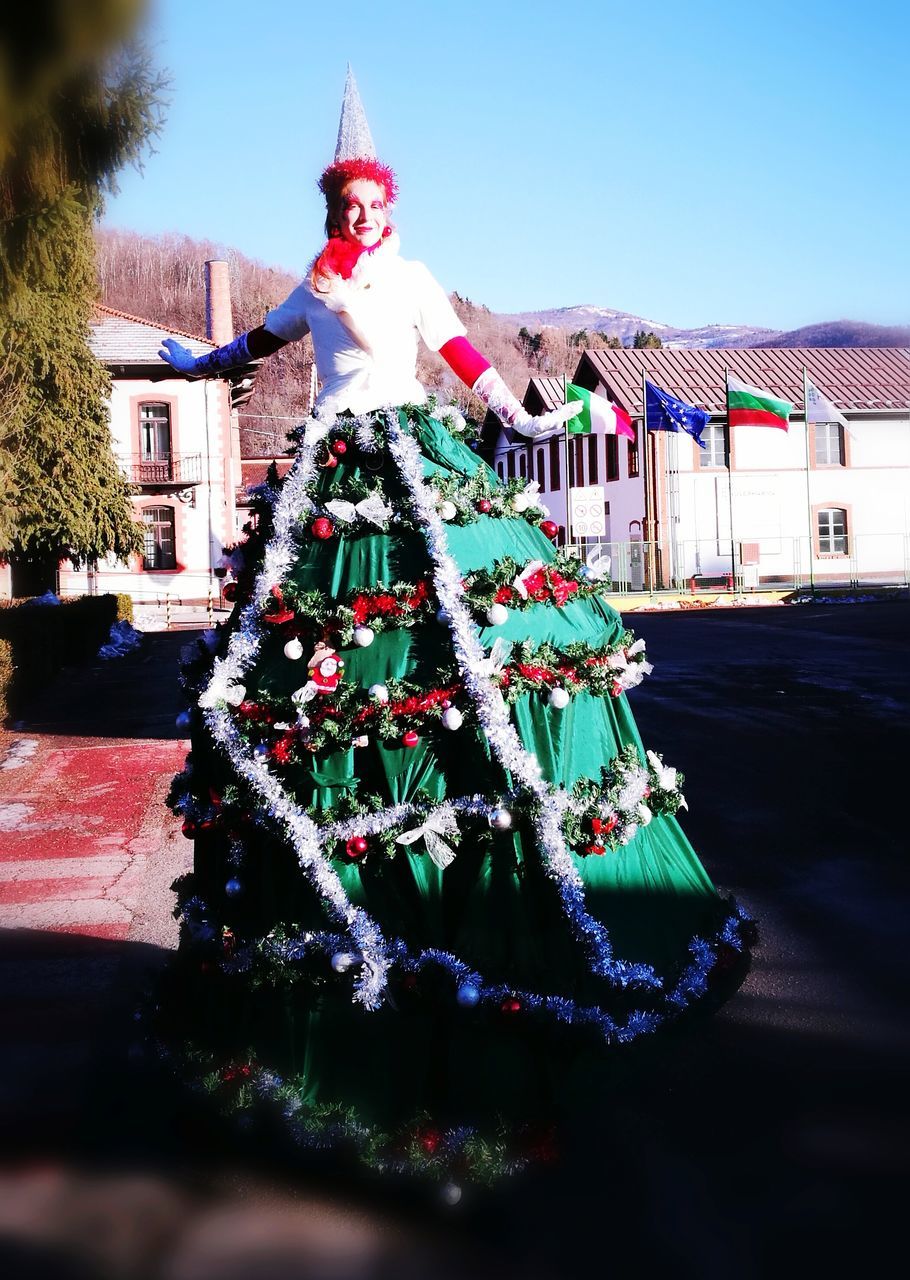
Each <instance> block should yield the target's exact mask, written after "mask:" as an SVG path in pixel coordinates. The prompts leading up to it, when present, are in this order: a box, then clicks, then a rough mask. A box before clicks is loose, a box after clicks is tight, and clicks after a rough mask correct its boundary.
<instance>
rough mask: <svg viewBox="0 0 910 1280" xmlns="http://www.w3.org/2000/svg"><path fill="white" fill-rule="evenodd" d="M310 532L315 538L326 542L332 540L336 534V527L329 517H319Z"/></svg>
mask: <svg viewBox="0 0 910 1280" xmlns="http://www.w3.org/2000/svg"><path fill="white" fill-rule="evenodd" d="M310 530H311V532H312V534H313V536H314V537H316V538H322V540H323V541H325V539H326V538H331V536H332V534H333V533H334V532H335V526H334V525H333V524H332V522H331V520H329V519H328V517H327V516H318V517H317V518H316V519H315V520H314V521H313V523H312V524H311V525H310Z"/></svg>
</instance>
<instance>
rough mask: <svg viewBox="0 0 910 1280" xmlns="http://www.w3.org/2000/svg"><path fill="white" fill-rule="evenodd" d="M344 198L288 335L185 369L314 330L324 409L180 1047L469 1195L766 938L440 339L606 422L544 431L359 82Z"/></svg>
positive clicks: (605, 613)
mask: <svg viewBox="0 0 910 1280" xmlns="http://www.w3.org/2000/svg"><path fill="white" fill-rule="evenodd" d="M320 187H321V189H322V191H323V193H324V194H325V196H326V201H327V207H328V216H327V231H328V236H329V239H328V243H327V244H326V246H325V248H324V249H323V251H322V252H321V253H320V255H319V256H318V257H317V258H316V260H315V262H314V263H313V265H312V267H311V269H310V271H309V274H308V275H307V278H306V280H305V281H304V282H303V283H302V284H301V285H300V286H299V287H298V288H297V289H296V290H295V291H294V292H293V293H292V294H291V296H290V297H289V298H288V299H287V301H286V302H284V303H283V304H282V305H281V306H279V307H278V308H276V309H275V310H273V311H271V312H270V313H269V314H268V316H267V317H266V320H265V324H264V326H263V327H261V328H259V329H255V330H253V331H252V332H251V333H248V334H245V335H243V336H242V337H240V338H237V339H235V340H234V341H233V342H232V343H231V344H230V345H229V346H227V347H225V348H221V349H219V350H217V351H214V352H212V353H211V354H210V355H206V356H204V357H202V358H200V359H194V358H193V357H192V356H191V355H190V354H189V353H188V352H186V351H185V350H184V349H183V348H182V347H180V346H179V344H178V343H176V342H175V341H173V340H171V339H169V340H168V341H167V342H166V343H165V348H164V349H163V350H162V355H163V357H164V358H165V359H166V360H167V361H168V362H169V363H170V364H172V365H173V366H175V367H176V368H178V369H180V370H182V371H183V372H186V373H188V374H191V375H196V376H206V375H210V374H213V373H217V372H220V371H221V370H223V369H225V368H230V367H232V366H235V365H241V364H244V363H246V362H248V361H249V360H250V359H255V358H259V357H262V356H265V355H268V354H270V353H271V352H273V351H276V350H278V349H279V347H281V346H283V345H284V344H285V343H287V342H289V341H294V340H296V339H299V338H301V337H303V335H304V334H306V333H308V332H309V333H311V334H312V337H313V345H314V349H315V356H316V363H317V368H318V370H319V374H320V379H321V381H322V386H323V390H322V394H321V395H320V397H319V399H318V401H317V404H316V408H315V410H314V414H313V416H312V417H311V418H310V419H308V420H307V421H306V422H305V423H304V424H303V426H302V427H301V428H300V429H299V431H298V432H297V433H296V434H297V437H298V451H297V457H296V461H295V463H294V466H293V468H292V470H291V472H290V474H289V475H288V476H287V477H286V479H285V481H284V483H283V484H282V485H281V486H280V487H279V486H278V484H277V481H275V482H274V483H272V484H270V485H268V486H266V487H265V489H264V490H263V491H262V492H261V494H260V497H259V522H258V527H257V528H256V530H255V531H254V533H253V534H252V535H251V537H250V539H249V541H248V543H247V544H245V546H244V547H242V548H241V549H239V550H237V551H235V552H234V553H233V554H232V555H231V556H230V558H229V559H230V564H231V567H232V568H233V570H234V572H235V574H236V579H237V581H236V583H235V584H234V585H233V588H232V589H233V592H234V595H235V599H236V607H235V611H234V615H233V617H232V620H231V622H230V624H229V625H228V626H226V627H224V628H221V629H219V630H218V631H217V632H209V633H206V636H205V637H204V640H203V641H201V642H200V644H199V647H198V652H197V653H196V654H195V657H194V659H193V660H192V661H191V662H190V663H189V664H188V666H187V671H186V677H187V688H188V689H189V690H190V691H191V692H192V694H193V699H192V706H191V708H190V710H189V711H188V712H187V713H186V714H185V717H184V718H183V719H184V723H185V724H186V725H187V726H188V727H190V728H191V730H192V742H193V749H192V754H191V756H190V758H189V760H188V765H187V769H186V771H185V772H184V773H183V774H181V775H180V776H179V777H178V778H177V779H176V780H175V786H174V791H173V800H174V805H175V807H176V808H177V810H178V811H179V812H180V813H181V814H182V815H183V818H184V831H185V832H186V834H187V835H189V836H191V837H193V838H195V841H196V846H195V863H194V871H193V873H192V875H191V876H188V877H186V878H185V879H184V881H182V882H181V883H180V885H179V891H180V892H179V905H178V913H179V914H180V916H181V919H182V923H183V929H182V938H181V948H180V953H179V962H178V966H177V972H178V975H179V978H178V981H177V982H176V983H175V987H174V993H173V998H172V999H170V1000H165V1001H164V1002H163V1003H164V1006H165V1008H166V1009H167V1010H168V1014H167V1017H168V1020H169V1023H168V1026H167V1027H166V1029H165V1030H164V1031H163V1033H162V1036H163V1039H164V1040H166V1041H167V1042H169V1043H170V1044H171V1045H172V1046H173V1044H174V1043H175V1042H177V1041H178V1040H179V1041H181V1042H185V1047H184V1051H183V1054H184V1058H185V1059H186V1060H188V1062H187V1066H188V1069H191V1070H193V1071H195V1072H196V1073H197V1075H198V1076H199V1077H200V1078H201V1079H202V1080H203V1082H204V1084H205V1086H206V1087H207V1088H208V1089H210V1090H211V1092H212V1093H213V1094H214V1095H215V1097H216V1099H217V1100H218V1102H219V1104H221V1105H223V1106H224V1107H225V1108H226V1109H228V1110H230V1111H234V1112H240V1113H254V1114H256V1115H261V1116H262V1117H263V1118H264V1117H266V1116H268V1115H271V1116H273V1117H280V1119H281V1120H282V1123H283V1124H284V1125H285V1126H286V1127H287V1128H288V1130H289V1131H290V1134H291V1136H292V1137H293V1138H294V1139H295V1140H296V1141H298V1142H300V1143H301V1144H303V1145H306V1146H311V1147H312V1146H315V1147H326V1146H330V1145H336V1144H340V1145H341V1146H343V1147H352V1148H354V1149H355V1150H356V1151H357V1152H358V1154H359V1155H360V1157H361V1158H362V1159H363V1160H364V1161H365V1162H366V1163H367V1164H368V1165H370V1166H371V1167H373V1168H375V1169H379V1170H381V1171H398V1172H407V1171H414V1170H416V1171H421V1170H423V1171H426V1172H429V1173H432V1174H433V1175H436V1176H439V1177H440V1179H441V1180H443V1181H444V1182H445V1181H446V1179H449V1180H450V1181H448V1182H446V1186H447V1188H448V1190H447V1194H448V1195H449V1196H450V1197H451V1198H455V1197H456V1196H457V1195H458V1190H457V1182H460V1181H463V1180H467V1179H471V1178H478V1179H482V1178H492V1177H495V1176H496V1175H498V1174H499V1173H501V1172H503V1171H504V1170H509V1169H515V1168H520V1167H521V1166H522V1165H523V1164H525V1163H526V1162H527V1161H528V1160H529V1159H533V1158H534V1156H535V1154H537V1155H539V1154H541V1146H540V1138H539V1134H540V1128H539V1125H540V1123H541V1122H542V1121H547V1122H549V1121H550V1120H552V1119H553V1118H554V1117H557V1118H558V1116H559V1114H560V1112H561V1109H562V1108H563V1102H564V1100H568V1099H571V1098H572V1097H573V1094H577V1093H578V1092H579V1091H580V1090H581V1089H582V1088H584V1087H585V1082H586V1081H587V1080H588V1079H589V1072H590V1070H591V1063H592V1061H594V1060H595V1059H596V1058H597V1057H598V1056H600V1057H601V1058H602V1057H603V1056H604V1055H605V1053H606V1052H607V1050H608V1047H609V1046H616V1045H622V1044H625V1043H627V1042H630V1041H633V1040H635V1039H637V1038H638V1037H641V1036H647V1035H649V1034H651V1033H654V1032H656V1031H657V1030H658V1029H659V1028H661V1027H662V1026H664V1025H665V1024H668V1023H671V1022H673V1021H674V1020H676V1019H678V1018H679V1016H680V1015H682V1014H683V1013H685V1012H686V1011H687V1010H689V1009H690V1008H692V1007H694V1006H697V1005H704V1004H705V1003H711V1002H716V999H717V979H718V977H719V975H721V974H726V975H727V976H728V977H729V972H730V970H731V968H733V969H735V968H736V967H737V966H738V965H739V964H740V962H741V960H742V958H743V957H744V956H745V954H746V951H747V931H748V922H747V921H746V919H745V917H744V916H743V914H742V913H741V912H740V911H739V910H738V909H737V908H736V907H735V906H734V905H733V904H731V903H730V902H728V901H724V900H722V899H721V898H720V897H719V896H718V894H717V893H716V891H715V889H714V887H713V886H712V884H711V882H710V880H709V879H708V877H707V875H706V873H705V871H704V870H703V868H702V867H701V865H700V863H699V861H698V859H697V857H696V855H695V853H694V852H693V850H692V848H691V847H690V845H689V844H688V842H687V841H686V839H685V837H684V836H683V834H682V832H681V830H680V828H679V827H678V825H677V823H676V821H675V818H674V816H673V815H674V813H675V812H676V810H677V809H678V808H679V806H680V805H682V804H684V800H683V797H682V794H681V790H680V787H681V782H682V779H681V778H680V776H679V775H678V774H677V772H676V770H675V769H673V768H671V767H669V766H668V765H665V764H664V763H663V761H662V760H661V758H660V757H659V756H658V755H656V754H655V753H654V752H653V751H650V750H645V748H644V746H643V744H642V743H641V741H640V739H639V736H638V733H637V730H636V727H635V724H634V722H633V720H632V717H631V714H630V712H629V708H628V705H627V702H626V697H625V692H626V690H628V689H630V688H632V687H633V686H634V685H635V684H637V683H638V682H639V681H640V680H641V678H642V676H643V675H644V674H646V673H647V672H648V671H649V670H650V668H649V665H648V664H647V662H646V661H645V657H644V645H643V643H642V642H641V641H635V640H634V638H633V637H632V635H631V634H630V633H629V632H627V631H626V630H624V628H623V625H622V621H621V619H620V617H619V616H618V614H617V613H616V612H615V611H614V610H613V609H611V608H610V606H609V605H608V604H607V603H606V602H605V600H604V599H603V591H604V586H603V584H602V583H601V582H599V581H598V580H597V578H596V577H595V576H594V575H593V574H592V573H591V571H590V570H588V569H587V568H586V566H584V565H582V564H581V563H580V562H579V561H577V560H575V559H574V558H572V557H571V556H569V555H565V554H561V553H559V552H557V551H556V550H555V549H554V547H553V543H552V538H553V535H554V534H555V532H556V529H555V526H554V525H553V524H552V522H550V521H549V520H548V519H547V518H546V513H545V512H544V511H543V510H542V509H541V506H540V505H539V503H538V500H537V496H536V491H535V490H536V487H535V486H526V485H525V484H524V482H523V481H513V482H510V483H509V484H507V485H505V486H504V485H502V484H500V483H499V482H498V480H497V478H496V476H495V475H494V474H493V473H492V472H491V471H490V469H489V468H488V467H487V466H486V465H485V464H484V463H483V462H482V461H481V460H480V459H479V458H478V457H477V455H476V454H475V453H474V452H472V450H471V449H470V448H469V447H468V446H467V445H466V444H465V443H464V442H463V439H462V438H460V436H462V435H463V432H464V422H463V420H462V419H461V418H460V416H459V415H458V414H457V413H455V412H454V411H452V410H446V411H444V412H442V413H439V412H436V411H435V410H434V409H433V407H432V406H431V405H429V404H428V403H427V399H426V395H425V393H424V390H423V388H422V387H421V386H420V384H419V383H418V382H417V381H416V378H415V364H416V355H417V335H418V333H419V335H420V336H421V337H422V338H423V340H424V342H425V343H426V344H427V345H428V346H429V347H430V348H431V349H433V350H435V351H438V352H439V353H440V354H441V355H442V356H443V358H444V359H445V360H447V362H448V363H449V364H450V366H451V367H452V368H453V369H454V370H455V371H456V373H457V374H458V375H459V376H460V377H462V378H463V379H464V380H465V381H466V382H467V383H468V384H469V385H470V386H472V389H473V390H474V392H475V393H476V394H477V395H478V396H479V397H480V398H481V399H482V400H483V401H484V403H486V404H487V405H488V406H489V407H490V408H492V409H493V410H494V411H495V412H496V413H497V414H498V416H499V417H500V418H501V419H502V421H503V422H504V423H506V424H507V425H508V426H509V427H510V428H513V429H516V430H518V431H519V432H521V433H522V434H524V435H526V436H532V437H533V436H536V435H539V434H541V433H544V432H548V431H552V430H554V429H556V428H558V427H559V426H560V425H561V423H562V422H563V421H564V420H565V418H566V417H568V416H570V414H571V413H572V412H573V411H577V409H578V408H579V405H577V404H576V405H572V406H565V407H562V408H560V409H558V410H557V411H555V412H554V413H551V414H546V415H544V416H543V417H540V418H531V417H530V416H529V415H528V414H527V413H525V411H524V410H523V409H522V408H521V406H520V405H519V404H518V402H517V401H516V400H515V398H514V397H513V396H512V395H511V393H510V392H509V391H508V389H507V388H506V386H505V384H504V383H503V382H502V379H501V378H500V377H499V376H498V374H497V373H496V371H495V370H494V369H492V368H491V367H490V365H489V362H488V361H487V360H485V359H484V357H483V356H482V355H481V354H480V353H479V352H477V351H475V350H474V348H473V347H471V345H470V344H469V343H468V342H467V339H466V337H465V331H464V328H463V326H462V325H461V323H460V322H459V320H458V318H457V316H456V315H455V313H454V311H453V310H452V307H451V305H450V303H449V301H448V299H447V298H446V296H445V294H444V292H443V291H442V289H441V288H440V286H439V285H438V284H437V283H436V281H435V280H434V279H433V277H432V276H431V275H430V274H429V272H428V271H427V270H426V268H425V267H424V266H423V265H422V264H421V263H417V262H409V261H406V260H404V259H402V258H401V257H399V255H398V242H397V237H396V235H395V233H394V232H393V231H392V229H391V226H390V223H389V220H388V214H389V207H390V206H391V204H392V203H393V201H394V199H395V195H396V190H395V179H394V176H393V174H392V172H391V170H390V169H388V168H387V167H386V166H385V165H383V164H381V163H380V162H379V161H378V160H377V159H376V157H375V153H374V150H373V146H372V140H371V139H370V136H369V131H368V129H367V127H366V121H365V118H364V116H363V110H362V107H361V106H360V102H359V99H358V97H357V94H356V89H355V88H354V85H353V81H352V79H351V77H350V74H349V80H348V84H347V86H346V90H345V102H344V107H343V110H342V122H341V128H340V130H339V140H338V148H337V151H336V159H335V162H334V163H333V164H332V165H331V166H330V167H329V168H328V169H327V170H326V171H325V173H324V174H323V176H322V178H321V180H320ZM178 997H179V998H178ZM181 1010H182V1012H181ZM453 1178H454V1179H455V1180H456V1181H455V1182H453V1181H451V1179H453Z"/></svg>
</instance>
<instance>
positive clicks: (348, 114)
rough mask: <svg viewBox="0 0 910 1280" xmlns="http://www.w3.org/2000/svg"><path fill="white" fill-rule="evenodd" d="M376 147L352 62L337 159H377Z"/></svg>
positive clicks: (349, 66)
mask: <svg viewBox="0 0 910 1280" xmlns="http://www.w3.org/2000/svg"><path fill="white" fill-rule="evenodd" d="M375 158H376V147H375V146H374V145H373V135H372V134H371V133H370V126H369V125H368V124H367V116H366V112H365V111H364V109H363V103H362V102H361V101H360V94H359V92H358V90H357V81H356V80H355V79H354V72H353V71H352V70H351V64H350V63H348V74H347V77H346V78H345V82H344V98H343V99H342V103H341V119H340V121H339V122H338V141H337V143H336V144H335V160H336V162H337V161H339V160H359V159H364V160H365V159H375Z"/></svg>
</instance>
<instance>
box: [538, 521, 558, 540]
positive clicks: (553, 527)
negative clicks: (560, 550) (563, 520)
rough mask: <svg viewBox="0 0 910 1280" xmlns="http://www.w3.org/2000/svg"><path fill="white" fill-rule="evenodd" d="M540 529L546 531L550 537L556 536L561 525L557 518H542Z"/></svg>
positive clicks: (542, 531)
mask: <svg viewBox="0 0 910 1280" xmlns="http://www.w3.org/2000/svg"><path fill="white" fill-rule="evenodd" d="M540 531H541V533H545V534H546V535H547V537H548V538H555V537H556V535H557V534H558V533H559V525H558V524H557V523H556V521H555V520H541V522H540Z"/></svg>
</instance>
